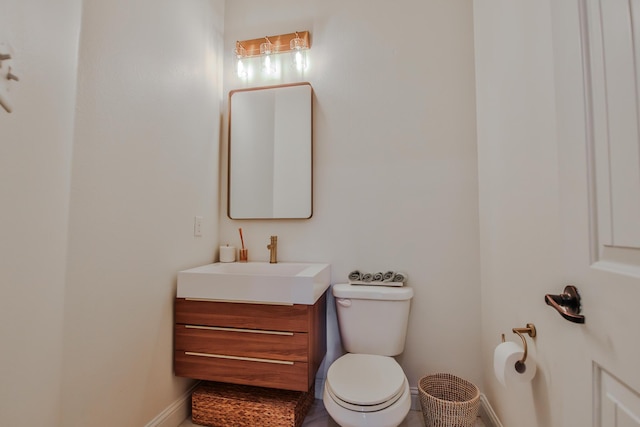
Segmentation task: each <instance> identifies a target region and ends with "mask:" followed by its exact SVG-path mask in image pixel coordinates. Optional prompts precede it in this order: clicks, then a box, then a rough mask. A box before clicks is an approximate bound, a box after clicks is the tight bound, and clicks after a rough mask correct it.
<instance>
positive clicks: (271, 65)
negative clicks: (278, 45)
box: [262, 55, 276, 74]
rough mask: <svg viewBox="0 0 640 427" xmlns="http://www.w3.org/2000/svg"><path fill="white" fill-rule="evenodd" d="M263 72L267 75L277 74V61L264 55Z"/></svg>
mask: <svg viewBox="0 0 640 427" xmlns="http://www.w3.org/2000/svg"><path fill="white" fill-rule="evenodd" d="M262 71H264V72H265V73H267V74H275V72H276V64H275V61H273V59H272V58H271V55H264V56H263V57H262Z"/></svg>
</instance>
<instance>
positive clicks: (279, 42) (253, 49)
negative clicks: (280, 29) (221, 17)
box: [238, 31, 311, 58]
mask: <svg viewBox="0 0 640 427" xmlns="http://www.w3.org/2000/svg"><path fill="white" fill-rule="evenodd" d="M296 37H300V38H301V39H303V40H304V41H306V42H307V47H311V40H310V38H309V31H297V32H295V33H289V34H280V35H277V36H267V37H261V38H259V39H251V40H240V41H238V43H239V44H240V45H241V46H242V47H243V48H244V49H245V51H246V52H247V53H246V55H245V56H244V57H245V58H250V57H252V56H260V44H262V43H264V42H265V41H266V39H269V41H270V42H271V43H272V44H273V45H274V50H275V52H274V53H282V52H290V51H291V47H290V46H289V44H290V42H291V40H292V39H295V38H296Z"/></svg>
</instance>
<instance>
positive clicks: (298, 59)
mask: <svg viewBox="0 0 640 427" xmlns="http://www.w3.org/2000/svg"><path fill="white" fill-rule="evenodd" d="M291 65H292V66H293V68H295V69H296V70H298V71H304V70H306V69H307V52H306V51H304V50H292V51H291Z"/></svg>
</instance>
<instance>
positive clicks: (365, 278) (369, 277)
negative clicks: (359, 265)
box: [360, 273, 373, 283]
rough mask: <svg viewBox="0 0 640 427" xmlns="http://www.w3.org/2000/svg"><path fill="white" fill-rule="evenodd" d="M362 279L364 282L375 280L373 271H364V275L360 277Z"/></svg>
mask: <svg viewBox="0 0 640 427" xmlns="http://www.w3.org/2000/svg"><path fill="white" fill-rule="evenodd" d="M360 280H362V281H363V282H367V283H368V282H371V281H372V280H373V274H371V273H364V274H362V276H361V277H360Z"/></svg>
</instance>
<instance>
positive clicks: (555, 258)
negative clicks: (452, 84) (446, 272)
mask: <svg viewBox="0 0 640 427" xmlns="http://www.w3.org/2000/svg"><path fill="white" fill-rule="evenodd" d="M474 15H475V19H474V24H475V43H476V87H477V122H478V169H479V188H480V254H481V270H482V323H483V331H482V332H483V333H482V359H483V361H484V363H483V373H484V386H485V393H486V395H487V397H488V398H489V401H490V402H491V404H492V406H493V408H494V409H495V410H496V412H497V415H498V416H499V418H500V420H501V421H502V424H503V425H504V426H518V427H536V426H545V427H551V426H560V425H564V426H568V425H570V424H563V423H562V421H561V419H560V416H559V412H560V411H562V406H563V405H562V401H561V398H560V397H561V396H560V394H559V390H560V389H561V388H562V387H564V386H566V384H563V383H562V382H561V380H562V379H561V378H552V377H551V376H550V375H549V370H550V365H551V364H555V365H556V366H554V369H556V370H561V369H562V368H561V367H560V366H557V364H558V360H557V358H556V360H555V361H553V360H550V355H551V354H553V352H554V350H555V349H553V348H551V349H550V348H549V347H547V348H546V349H545V348H544V346H545V345H548V343H549V342H550V341H549V339H550V336H551V334H552V332H553V331H552V329H553V328H554V327H555V328H557V326H554V325H557V318H556V316H557V314H555V313H554V312H553V310H551V308H549V307H547V306H546V305H545V304H544V294H545V293H547V292H552V291H555V290H556V289H557V290H561V289H562V288H563V284H562V283H558V278H559V277H561V274H560V270H559V269H560V264H559V262H560V259H561V256H560V255H561V254H560V247H561V242H560V241H559V236H560V235H561V231H562V230H561V229H560V226H559V212H560V211H559V204H558V203H559V189H558V176H559V175H558V153H557V145H556V141H557V139H556V138H557V137H556V128H555V125H556V119H555V92H554V87H555V86H554V85H555V83H554V68H553V67H554V64H553V49H552V38H551V37H552V31H551V30H552V28H551V15H550V2H549V1H539V2H508V1H501V0H491V1H487V0H481V1H475V2H474ZM553 293H556V292H553ZM527 323H533V324H535V325H536V326H537V329H538V335H539V336H538V337H537V338H536V339H535V340H531V339H530V338H527V339H528V340H529V343H530V346H529V349H530V351H531V354H532V357H533V359H534V360H535V359H537V364H538V371H537V373H536V377H535V378H534V380H533V381H532V382H531V383H530V384H529V383H526V384H520V385H515V386H514V385H511V386H510V387H508V388H505V387H503V386H502V385H501V384H499V383H498V381H497V380H496V378H495V377H494V375H493V365H492V360H493V351H494V348H495V347H496V346H497V345H498V344H499V343H500V334H501V333H505V334H506V337H507V340H511V341H515V342H520V341H519V338H518V337H517V336H515V335H513V334H512V333H511V329H512V328H515V327H524V326H525V325H526V324H527ZM538 351H539V353H538ZM543 356H544V357H543Z"/></svg>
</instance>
